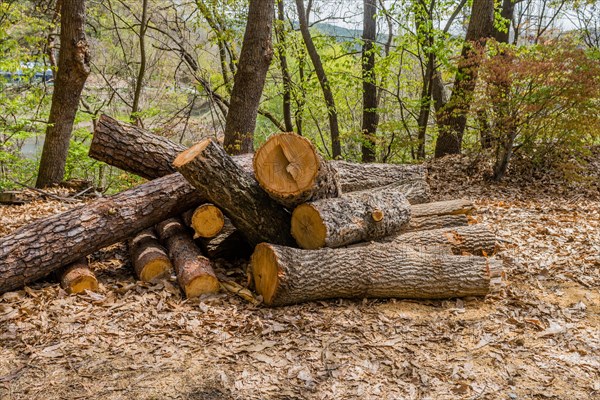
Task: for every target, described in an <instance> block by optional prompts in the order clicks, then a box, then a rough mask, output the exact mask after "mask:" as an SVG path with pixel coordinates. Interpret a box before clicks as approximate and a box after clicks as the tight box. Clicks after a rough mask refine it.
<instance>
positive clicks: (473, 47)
mask: <svg viewBox="0 0 600 400" xmlns="http://www.w3.org/2000/svg"><path fill="white" fill-rule="evenodd" d="M493 29H494V1H493V0H474V1H473V6H472V8H471V19H470V21H469V26H468V28H467V34H466V37H465V43H464V45H463V48H462V52H461V56H460V61H459V63H458V70H457V71H456V77H455V78H454V88H453V89H452V95H451V96H450V100H449V101H448V103H447V104H446V105H445V106H444V107H443V108H442V109H441V110H440V111H439V112H438V115H437V117H438V127H439V135H438V138H437V141H436V144H435V157H442V156H445V155H447V154H459V153H460V151H461V146H462V138H463V134H464V132H465V127H466V125H467V112H468V111H469V107H470V106H471V101H472V96H473V92H474V90H475V82H476V80H477V70H478V68H479V63H480V62H479V56H478V55H477V52H478V49H479V47H481V46H485V42H486V40H487V38H489V37H490V36H491V35H492V33H493Z"/></svg>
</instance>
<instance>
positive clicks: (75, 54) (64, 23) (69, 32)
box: [36, 0, 91, 188]
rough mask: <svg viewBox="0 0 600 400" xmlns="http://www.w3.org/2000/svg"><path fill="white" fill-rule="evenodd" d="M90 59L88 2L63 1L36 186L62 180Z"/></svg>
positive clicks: (40, 186) (77, 0)
mask: <svg viewBox="0 0 600 400" xmlns="http://www.w3.org/2000/svg"><path fill="white" fill-rule="evenodd" d="M90 58H91V57H90V49H89V45H88V42H87V38H86V36H85V1H84V0H62V2H61V11H60V53H59V57H58V71H57V73H56V80H55V81H54V92H53V93H52V104H51V106H50V116H49V118H48V128H46V137H45V141H44V147H43V149H42V157H41V160H40V168H39V173H38V177H37V182H36V187H38V188H42V187H45V186H49V185H53V184H58V183H60V182H61V181H62V180H63V177H64V175H65V165H66V162H67V154H68V151H69V141H70V139H71V131H72V130H73V122H74V121H75V114H76V113H77V108H78V106H79V98H80V96H81V91H82V90H83V86H84V84H85V81H86V79H87V77H88V75H89V73H90Z"/></svg>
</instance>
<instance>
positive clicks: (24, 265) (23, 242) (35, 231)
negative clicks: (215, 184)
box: [0, 175, 200, 293]
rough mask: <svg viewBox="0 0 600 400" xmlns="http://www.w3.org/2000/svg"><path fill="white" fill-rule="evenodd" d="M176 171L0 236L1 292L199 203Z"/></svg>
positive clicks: (20, 285)
mask: <svg viewBox="0 0 600 400" xmlns="http://www.w3.org/2000/svg"><path fill="white" fill-rule="evenodd" d="M199 202H200V201H199V200H198V194H197V193H196V191H195V190H194V189H193V187H192V186H190V185H189V184H188V183H187V182H186V180H185V179H184V178H183V177H182V176H181V175H175V176H171V175H169V176H165V177H162V178H159V179H156V180H153V181H150V182H148V183H144V184H142V185H140V186H137V187H135V188H133V189H129V190H126V191H124V192H122V193H119V194H117V195H114V196H111V197H106V198H102V199H99V200H96V201H93V202H91V203H89V204H85V205H83V206H81V207H77V208H73V209H71V210H69V211H66V212H64V213H61V214H57V215H53V216H51V217H48V218H44V219H40V220H37V221H35V222H33V223H31V224H29V225H25V226H23V227H21V228H20V229H18V230H16V231H15V232H13V233H12V234H10V235H7V236H4V237H2V238H0V293H4V292H6V291H8V290H13V289H18V288H21V287H23V286H24V285H26V284H28V283H31V282H33V281H35V280H37V279H40V278H43V277H45V276H46V275H48V274H49V273H51V272H52V271H54V270H56V269H58V268H60V267H62V266H65V265H67V264H70V263H72V262H75V261H77V260H78V259H80V258H81V257H85V256H86V255H88V254H91V253H93V252H94V251H96V250H100V249H101V248H103V247H106V246H110V245H111V244H114V243H117V242H120V241H122V240H125V239H127V238H129V237H130V236H131V235H133V234H135V233H136V232H139V231H140V230H142V229H145V228H148V227H150V226H153V225H154V224H157V223H158V222H160V221H164V220H165V219H167V218H169V217H172V216H175V215H179V214H181V213H182V212H184V211H185V210H188V209H190V208H192V207H194V206H196V205H198V204H199Z"/></svg>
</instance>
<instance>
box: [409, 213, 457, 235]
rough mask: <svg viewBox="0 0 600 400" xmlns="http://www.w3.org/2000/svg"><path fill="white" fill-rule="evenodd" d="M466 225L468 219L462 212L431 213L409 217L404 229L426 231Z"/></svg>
mask: <svg viewBox="0 0 600 400" xmlns="http://www.w3.org/2000/svg"><path fill="white" fill-rule="evenodd" d="M467 225H469V220H468V219H467V216H466V215H464V214H460V215H432V216H427V217H416V218H411V219H410V222H409V224H408V226H407V227H406V229H405V231H406V232H412V231H428V230H431V229H442V228H453V227H457V226H467Z"/></svg>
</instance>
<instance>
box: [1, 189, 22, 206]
mask: <svg viewBox="0 0 600 400" xmlns="http://www.w3.org/2000/svg"><path fill="white" fill-rule="evenodd" d="M20 195H21V192H17V191H14V190H7V191H5V192H0V204H6V205H22V204H25V201H24V200H23V199H22V198H21V197H20Z"/></svg>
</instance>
